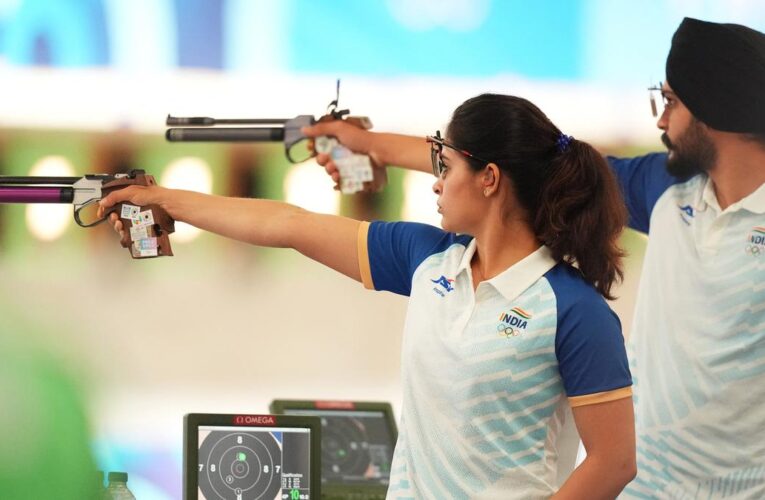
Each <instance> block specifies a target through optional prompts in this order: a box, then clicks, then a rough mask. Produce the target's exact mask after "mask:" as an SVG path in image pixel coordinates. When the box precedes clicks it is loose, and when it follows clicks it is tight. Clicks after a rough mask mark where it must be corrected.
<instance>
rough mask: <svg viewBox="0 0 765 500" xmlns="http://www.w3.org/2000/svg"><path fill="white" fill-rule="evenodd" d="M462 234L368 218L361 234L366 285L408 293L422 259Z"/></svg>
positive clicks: (446, 245) (376, 288) (443, 248)
mask: <svg viewBox="0 0 765 500" xmlns="http://www.w3.org/2000/svg"><path fill="white" fill-rule="evenodd" d="M460 238H464V237H460V236H457V235H455V234H453V233H447V232H445V231H443V230H442V229H439V228H437V227H434V226H429V225H427V224H419V223H414V222H372V223H368V222H364V223H362V224H361V226H360V227H359V235H358V255H359V270H360V272H361V280H362V282H363V283H364V286H365V287H366V288H369V289H374V290H386V291H389V292H393V293H397V294H399V295H406V296H408V295H409V294H410V293H411V289H412V276H413V275H414V271H415V270H416V269H417V267H418V266H419V265H420V264H421V263H422V261H423V260H425V259H426V258H427V257H428V256H430V255H433V254H434V253H437V252H440V251H442V250H445V249H447V248H448V247H449V246H451V245H452V244H454V243H456V242H457V241H458V240H459V239H460Z"/></svg>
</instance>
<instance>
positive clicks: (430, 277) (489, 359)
mask: <svg viewBox="0 0 765 500" xmlns="http://www.w3.org/2000/svg"><path fill="white" fill-rule="evenodd" d="M508 244H512V242H508ZM474 253H475V241H474V240H472V238H471V237H469V236H464V235H455V234H452V233H447V232H444V231H442V230H441V229H438V228H435V227H432V226H427V225H424V224H415V223H403V222H398V223H384V222H375V223H372V224H371V225H370V224H367V223H364V224H362V226H361V229H360V232H359V262H360V266H361V275H362V278H363V282H364V285H365V286H366V287H368V288H374V289H376V290H388V291H391V292H394V293H398V294H402V295H408V296H409V297H410V299H409V309H408V312H407V317H406V323H405V327H404V338H403V346H402V363H401V364H402V382H403V408H402V419H401V424H400V433H399V438H398V442H397V444H396V450H395V453H394V457H393V464H392V469H391V480H390V481H391V482H390V488H389V490H388V498H389V499H392V498H418V499H419V498H428V499H430V498H432V499H444V498H449V499H461V498H472V499H477V498H486V499H489V498H491V499H496V498H502V499H511V498H518V499H533V498H547V497H549V496H550V495H551V494H552V493H554V491H555V489H556V487H555V485H556V474H557V461H558V457H559V456H561V455H565V454H567V453H575V450H573V449H572V450H563V449H559V446H558V441H557V440H558V437H559V436H560V435H561V433H562V432H563V430H564V427H565V426H571V425H573V422H572V418H571V413H570V407H571V406H578V405H586V404H594V403H599V402H605V401H611V400H615V399H620V398H625V397H630V396H631V393H632V392H631V391H632V390H631V387H630V386H631V384H632V381H631V377H630V373H629V368H628V364H627V359H626V353H625V349H624V339H623V337H622V334H621V328H620V324H619V320H618V318H617V317H616V315H615V314H614V313H613V311H611V309H610V308H609V307H608V305H607V304H606V302H605V300H604V299H603V297H602V296H601V295H599V294H598V293H597V291H596V290H595V289H594V288H593V287H591V286H590V285H589V284H587V283H586V282H585V281H584V280H583V279H582V278H581V276H580V274H579V272H578V271H577V270H575V269H573V268H572V267H570V266H568V265H566V264H561V263H556V262H555V261H554V260H553V259H552V258H551V256H550V252H549V250H548V249H547V248H546V247H542V248H540V249H539V250H538V251H536V252H535V253H533V254H531V255H529V256H528V257H526V258H525V259H523V260H522V261H521V262H519V263H517V264H515V265H514V266H512V267H510V268H509V269H507V270H506V271H504V272H503V273H501V274H500V275H498V276H496V277H494V278H492V279H490V280H488V281H485V282H482V283H480V284H479V285H478V287H477V289H476V290H475V292H474V291H473V284H472V276H471V271H470V269H471V268H470V261H471V258H472V257H473V254H474Z"/></svg>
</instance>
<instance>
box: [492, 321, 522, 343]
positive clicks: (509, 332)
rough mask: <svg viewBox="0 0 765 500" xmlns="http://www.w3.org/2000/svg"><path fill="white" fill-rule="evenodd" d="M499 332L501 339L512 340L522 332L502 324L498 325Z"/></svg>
mask: <svg viewBox="0 0 765 500" xmlns="http://www.w3.org/2000/svg"><path fill="white" fill-rule="evenodd" d="M497 332H498V333H499V336H500V337H505V338H508V339H509V338H510V337H517V336H518V335H520V334H521V332H520V330H516V329H514V328H513V327H512V326H507V325H503V324H502V323H500V324H498V325H497Z"/></svg>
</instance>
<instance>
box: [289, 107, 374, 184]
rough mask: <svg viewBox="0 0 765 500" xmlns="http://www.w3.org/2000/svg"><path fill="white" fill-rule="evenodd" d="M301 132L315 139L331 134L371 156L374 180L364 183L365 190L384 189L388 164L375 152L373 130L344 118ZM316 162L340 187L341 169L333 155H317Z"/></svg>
mask: <svg viewBox="0 0 765 500" xmlns="http://www.w3.org/2000/svg"><path fill="white" fill-rule="evenodd" d="M301 132H303V134H304V135H306V136H307V137H309V138H311V139H313V138H316V137H319V136H331V137H334V138H335V139H337V140H338V142H340V144H342V145H343V146H345V147H346V148H348V149H350V150H351V151H353V152H354V153H357V154H363V155H367V156H369V159H370V161H371V163H372V169H373V174H374V180H373V181H372V182H366V183H364V191H365V192H375V191H379V190H380V189H382V188H383V187H384V186H385V184H386V183H387V174H386V171H385V167H386V165H385V164H384V163H383V162H382V161H381V160H380V158H379V157H378V156H377V155H376V154H375V152H374V151H373V148H372V141H373V137H374V133H373V132H369V131H368V130H364V129H362V128H359V127H355V126H353V125H351V124H349V123H345V122H344V121H342V120H334V121H330V122H322V123H317V124H316V125H313V126H311V127H304V128H303V129H302V130H301ZM316 163H318V164H319V165H321V166H323V167H324V170H325V171H326V172H327V175H329V176H330V177H331V178H332V181H333V182H334V183H335V189H336V190H339V189H340V170H339V169H338V167H337V165H336V164H335V162H334V161H333V160H332V157H331V156H330V155H329V154H326V153H319V154H318V155H316Z"/></svg>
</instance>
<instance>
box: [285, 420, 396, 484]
mask: <svg viewBox="0 0 765 500" xmlns="http://www.w3.org/2000/svg"><path fill="white" fill-rule="evenodd" d="M282 411H283V412H284V414H285V415H305V416H316V417H319V418H320V419H321V434H322V438H321V481H322V483H323V484H327V485H332V484H343V485H384V486H387V485H388V483H389V480H390V465H391V461H392V460H393V449H394V447H395V445H396V430H395V428H394V429H391V425H395V424H392V422H393V420H392V417H391V416H389V415H388V414H387V413H386V412H384V411H381V410H369V409H367V410H361V409H355V410H331V409H298V408H288V407H285V408H283V410H282Z"/></svg>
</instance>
